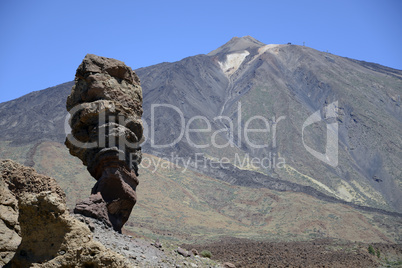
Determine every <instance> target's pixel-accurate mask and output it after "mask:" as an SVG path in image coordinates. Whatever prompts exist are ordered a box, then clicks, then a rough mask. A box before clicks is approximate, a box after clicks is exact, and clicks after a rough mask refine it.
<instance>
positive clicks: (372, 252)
mask: <svg viewBox="0 0 402 268" xmlns="http://www.w3.org/2000/svg"><path fill="white" fill-rule="evenodd" d="M368 252H369V253H370V254H371V255H375V250H374V248H373V246H372V245H369V247H368Z"/></svg>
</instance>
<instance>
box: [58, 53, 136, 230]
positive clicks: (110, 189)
mask: <svg viewBox="0 0 402 268" xmlns="http://www.w3.org/2000/svg"><path fill="white" fill-rule="evenodd" d="M67 110H68V111H69V112H70V115H71V118H70V126H71V134H70V135H68V137H67V139H66V143H65V144H66V146H67V147H68V148H69V150H70V154H72V155H74V156H77V157H78V158H80V159H81V160H82V162H83V163H84V165H86V166H87V169H88V171H89V172H90V174H91V175H92V176H93V177H94V178H95V179H96V180H97V183H96V184H95V186H94V187H93V188H92V192H91V196H90V197H89V198H88V199H86V200H84V201H82V202H80V203H78V204H77V206H76V208H75V210H74V212H75V213H80V214H83V215H85V216H89V217H93V218H97V219H99V220H102V221H104V222H105V223H106V224H109V225H112V226H113V228H114V229H115V230H116V231H119V232H121V228H122V226H123V225H124V224H125V223H126V221H127V220H128V218H129V216H130V213H131V210H132V208H133V206H134V205H135V203H136V193H135V190H136V187H137V185H138V179H137V175H138V164H139V163H140V161H141V149H140V147H139V143H140V142H141V139H142V132H143V128H142V121H141V116H142V90H141V87H140V81H139V78H138V76H137V75H136V74H135V72H134V71H133V70H132V69H131V68H130V67H127V66H126V65H125V64H124V63H123V62H121V61H118V60H115V59H110V58H104V57H99V56H96V55H92V54H88V55H86V56H85V58H84V60H83V61H82V63H81V65H80V66H79V67H78V69H77V72H76V76H75V85H74V86H73V88H72V91H71V94H70V96H69V97H68V98H67Z"/></svg>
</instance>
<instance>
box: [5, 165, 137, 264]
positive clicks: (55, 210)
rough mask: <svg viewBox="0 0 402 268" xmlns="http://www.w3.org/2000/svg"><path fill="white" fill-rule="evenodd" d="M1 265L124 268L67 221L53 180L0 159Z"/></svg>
mask: <svg viewBox="0 0 402 268" xmlns="http://www.w3.org/2000/svg"><path fill="white" fill-rule="evenodd" d="M0 212H1V213H0V215H1V216H0V233H1V235H0V267H129V266H130V265H129V263H128V261H127V260H126V259H125V258H124V257H123V256H121V255H119V254H116V253H115V252H113V251H111V250H109V249H106V248H105V247H104V246H103V245H102V244H100V243H99V242H97V241H94V240H93V239H92V234H91V231H90V230H89V229H88V227H87V225H85V224H84V223H81V222H80V221H78V220H77V219H75V218H74V217H72V216H71V215H70V214H69V212H68V210H67V207H66V204H65V195H64V192H63V191H62V190H61V188H60V187H59V186H58V185H57V183H56V181H55V180H54V179H52V178H50V177H46V176H43V175H40V174H38V173H36V172H35V170H34V169H32V168H28V167H25V166H22V165H20V164H18V163H16V162H13V161H11V160H1V161H0Z"/></svg>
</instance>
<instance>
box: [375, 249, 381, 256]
mask: <svg viewBox="0 0 402 268" xmlns="http://www.w3.org/2000/svg"><path fill="white" fill-rule="evenodd" d="M376 254H377V258H380V257H381V252H380V250H379V249H378V248H377V251H376Z"/></svg>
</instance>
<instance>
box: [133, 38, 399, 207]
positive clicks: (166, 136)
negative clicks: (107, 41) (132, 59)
mask: <svg viewBox="0 0 402 268" xmlns="http://www.w3.org/2000/svg"><path fill="white" fill-rule="evenodd" d="M137 73H138V75H139V77H140V78H141V80H142V85H143V91H144V118H145V121H146V122H147V123H148V126H149V132H154V135H153V136H152V138H153V139H152V141H153V142H154V144H157V145H158V144H159V145H161V144H169V143H171V142H173V141H175V139H176V138H178V137H180V130H181V129H183V126H182V125H183V124H182V121H183V120H182V118H181V117H180V116H179V114H178V112H177V111H176V110H174V109H172V108H170V107H163V108H158V109H156V108H154V112H152V109H151V106H152V105H155V104H164V103H168V104H169V105H173V106H174V107H177V108H178V110H180V111H182V114H183V118H184V121H185V122H186V123H188V122H191V123H192V124H191V126H190V127H191V128H196V129H197V128H198V129H207V128H208V126H207V123H206V122H207V121H208V122H209V123H210V125H211V131H208V132H198V133H190V134H189V138H190V140H191V141H192V142H193V143H194V141H196V142H195V144H197V145H205V147H206V148H194V146H193V145H190V144H189V142H188V140H187V139H186V137H183V138H182V139H181V140H180V141H179V142H177V143H175V144H174V147H168V148H157V149H155V148H154V147H155V146H151V145H150V143H151V142H148V143H146V144H144V149H145V150H146V151H150V152H153V153H161V152H163V153H164V155H169V154H170V153H171V152H172V151H173V152H175V153H176V154H178V155H182V156H194V154H195V153H200V152H202V153H204V154H205V156H206V157H207V158H213V159H221V158H222V157H228V158H229V159H230V160H231V163H234V164H235V165H237V166H239V164H243V163H244V157H247V156H249V157H250V158H253V157H255V158H257V159H264V158H267V157H268V158H269V156H271V157H270V158H276V160H280V159H278V158H279V156H281V157H282V158H283V159H285V162H286V165H285V167H284V168H277V166H276V165H273V166H272V167H268V168H264V167H261V165H260V166H258V165H257V167H256V168H255V169H256V170H254V171H258V172H262V173H264V174H266V175H267V176H268V177H267V179H272V177H274V178H278V179H280V180H282V181H289V182H294V183H297V184H300V185H306V186H311V187H313V188H315V189H317V190H318V191H321V192H322V193H324V194H326V195H329V196H333V197H336V198H338V199H342V200H345V201H349V202H352V203H355V204H360V205H365V206H371V207H377V208H382V209H387V210H398V211H401V207H402V206H401V204H402V199H401V198H402V192H401V179H402V173H401V170H400V166H401V164H402V156H401V153H400V152H401V144H402V139H401V136H400V135H399V133H401V130H402V124H401V122H402V121H401V120H402V116H401V107H400V95H401V91H402V83H401V82H402V80H401V79H402V71H400V70H393V69H390V68H386V67H383V66H380V65H376V64H371V63H366V62H360V61H356V60H351V59H348V58H343V57H339V56H335V55H332V54H329V53H324V52H319V51H317V50H314V49H311V48H308V47H303V46H295V45H264V44H262V43H261V42H259V41H257V40H255V39H253V38H252V37H249V36H246V37H243V38H233V39H232V40H230V41H229V42H228V43H227V44H225V45H223V46H222V47H220V48H218V49H216V50H214V51H212V52H211V53H209V54H208V55H197V56H194V57H189V58H185V59H183V60H181V61H178V62H174V63H163V64H159V65H155V66H151V67H147V68H142V69H139V70H137ZM335 102H337V103H338V104H337V106H336V108H335V109H336V111H335V114H336V120H335V122H334V119H333V118H327V119H323V120H322V121H321V122H320V123H315V124H312V125H311V126H309V127H306V128H305V133H304V136H303V135H302V134H303V133H302V130H303V123H304V122H306V120H307V118H308V117H309V116H310V115H312V114H313V113H315V112H316V111H319V112H318V113H319V115H321V117H322V118H324V116H325V107H326V106H328V105H329V104H331V103H335ZM239 107H240V108H239ZM239 111H240V112H239ZM240 115H241V116H240ZM152 116H153V119H154V120H152V118H151V117H152ZM196 116H198V118H199V117H200V116H201V117H203V118H206V119H202V118H201V119H200V118H199V119H198V120H193V121H190V119H191V118H194V117H196ZM218 116H224V117H228V119H223V118H222V119H219V118H217V117H218ZM239 117H241V119H240V120H239ZM248 120H251V121H249V123H250V122H251V123H250V124H249V125H248V126H249V127H250V126H252V127H253V128H257V129H264V128H265V129H266V128H267V127H266V125H268V128H269V129H268V130H271V131H266V132H260V133H257V132H255V133H252V134H251V135H250V137H248V138H249V140H251V142H246V140H245V135H244V129H245V127H246V123H247V121H248ZM331 120H332V121H331ZM151 121H152V122H153V124H154V126H155V128H154V129H152V125H151ZM239 122H240V123H239ZM331 123H336V124H337V127H338V130H339V132H338V133H339V134H338V137H339V143H338V144H339V148H338V161H339V163H338V165H337V166H331V165H328V164H326V163H324V162H322V161H320V160H318V159H317V158H316V157H314V156H313V155H312V154H310V153H309V152H308V151H307V150H306V148H305V146H304V144H303V141H304V142H305V144H306V145H307V146H308V147H310V148H314V149H315V150H316V151H318V152H321V153H322V152H325V149H326V148H325V143H326V132H327V131H326V125H327V124H331ZM230 124H232V126H231V125H230ZM187 126H188V125H186V127H187ZM274 128H275V131H274ZM231 129H232V131H230V130H231ZM239 129H240V130H241V131H240V132H239ZM216 131H218V132H219V133H218V134H217V135H215V136H213V135H214V133H215V132H216ZM274 132H275V135H274ZM231 134H232V137H231ZM149 136H151V135H149ZM302 137H304V139H302ZM212 138H215V139H214V140H216V143H217V144H218V145H225V144H228V140H232V141H234V142H232V143H230V145H228V146H226V147H224V148H217V146H212ZM233 143H234V144H233ZM232 145H234V146H232ZM253 145H267V146H266V147H265V148H256V147H259V146H253ZM260 147H262V146H260ZM236 156H238V159H240V160H239V161H237V162H236V161H235V160H236ZM274 156H276V157H274ZM271 162H273V160H271ZM265 166H268V165H267V164H266V165H265ZM240 168H241V169H250V167H249V166H248V167H247V166H246V165H241V167H240ZM211 172H212V173H213V174H214V175H215V176H217V177H222V176H219V175H218V173H227V171H226V170H222V169H217V168H214V170H212V171H211ZM230 176H231V177H233V175H232V174H231V173H230ZM252 176H254V175H253V174H250V176H249V178H248V182H245V181H244V179H243V180H242V182H239V180H237V183H242V184H246V185H247V184H248V185H254V186H255V187H261V186H262V185H261V183H259V182H255V180H254V181H253V180H252V178H251V177H252ZM246 180H247V179H246ZM255 184H257V185H255ZM285 184H286V183H285Z"/></svg>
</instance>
